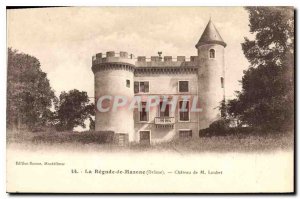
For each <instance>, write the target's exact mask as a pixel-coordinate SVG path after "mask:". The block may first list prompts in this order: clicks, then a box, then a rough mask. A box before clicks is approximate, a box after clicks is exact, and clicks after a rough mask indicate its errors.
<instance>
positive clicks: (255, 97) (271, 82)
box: [227, 7, 294, 130]
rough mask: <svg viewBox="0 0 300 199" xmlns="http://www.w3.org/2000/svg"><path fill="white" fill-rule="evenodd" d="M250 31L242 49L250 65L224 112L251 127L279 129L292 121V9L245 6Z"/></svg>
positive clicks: (290, 125) (287, 125)
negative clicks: (240, 85) (239, 88)
mask: <svg viewBox="0 0 300 199" xmlns="http://www.w3.org/2000/svg"><path fill="white" fill-rule="evenodd" d="M246 10H247V11H248V12H249V21H250V24H249V27H250V32H251V33H252V34H254V36H255V39H254V40H250V39H248V38H245V42H244V43H243V44H242V49H243V51H244V54H245V56H246V58H247V59H248V61H249V62H250V64H251V66H250V67H249V69H248V70H246V71H244V76H243V78H242V81H241V83H242V91H241V92H237V98H236V99H234V100H230V101H229V102H228V104H227V106H228V107H227V111H228V113H229V114H230V115H231V116H234V117H236V118H239V119H240V120H241V121H242V122H244V123H247V124H249V125H251V126H255V127H261V128H267V129H276V130H280V129H283V128H287V127H293V125H292V124H293V120H294V11H293V9H292V8H288V7H247V8H246Z"/></svg>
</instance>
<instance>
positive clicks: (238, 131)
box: [199, 119, 269, 137]
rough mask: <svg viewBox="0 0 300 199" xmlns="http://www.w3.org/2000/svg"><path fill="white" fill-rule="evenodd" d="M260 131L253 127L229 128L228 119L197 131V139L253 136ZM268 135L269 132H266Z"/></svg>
mask: <svg viewBox="0 0 300 199" xmlns="http://www.w3.org/2000/svg"><path fill="white" fill-rule="evenodd" d="M256 132H261V130H258V129H255V128H253V127H230V120H229V119H220V120H217V121H215V122H213V123H211V125H209V127H208V128H206V129H201V130H200V131H199V137H212V136H228V135H241V136H242V135H253V134H256ZM268 133H269V132H268Z"/></svg>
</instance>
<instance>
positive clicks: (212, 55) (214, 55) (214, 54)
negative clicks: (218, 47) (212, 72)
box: [209, 49, 216, 59]
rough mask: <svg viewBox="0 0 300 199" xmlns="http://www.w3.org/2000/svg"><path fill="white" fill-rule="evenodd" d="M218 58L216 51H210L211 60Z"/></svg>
mask: <svg viewBox="0 0 300 199" xmlns="http://www.w3.org/2000/svg"><path fill="white" fill-rule="evenodd" d="M215 57H216V51H215V49H210V50H209V58H210V59H214V58H215Z"/></svg>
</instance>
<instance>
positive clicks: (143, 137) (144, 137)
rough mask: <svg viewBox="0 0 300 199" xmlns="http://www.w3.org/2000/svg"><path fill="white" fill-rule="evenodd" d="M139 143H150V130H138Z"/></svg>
mask: <svg viewBox="0 0 300 199" xmlns="http://www.w3.org/2000/svg"><path fill="white" fill-rule="evenodd" d="M140 143H141V144H146V145H149V144H150V131H140Z"/></svg>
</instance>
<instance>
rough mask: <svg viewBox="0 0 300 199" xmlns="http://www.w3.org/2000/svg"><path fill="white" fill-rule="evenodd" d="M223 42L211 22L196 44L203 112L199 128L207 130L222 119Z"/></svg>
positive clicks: (223, 86)
mask: <svg viewBox="0 0 300 199" xmlns="http://www.w3.org/2000/svg"><path fill="white" fill-rule="evenodd" d="M225 47H226V43H225V42H224V41H223V39H222V37H221V36H220V34H219V32H218V30H217V29H216V27H215V26H214V24H213V22H212V21H211V20H209V22H208V24H207V26H206V28H205V30H204V32H203V34H202V36H201V38H200V39H199V41H198V43H197V44H196V48H197V50H198V61H199V70H198V78H199V80H198V82H199V84H198V89H199V92H198V95H199V103H200V106H201V108H202V109H203V110H202V112H201V113H200V114H199V128H200V129H203V128H207V127H208V126H209V125H210V124H211V123H212V122H214V121H216V120H218V119H219V118H220V117H221V114H220V111H219V108H218V107H219V105H220V102H221V101H222V100H223V99H225V84H224V80H225V79H224V78H225V64H224V50H225Z"/></svg>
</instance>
